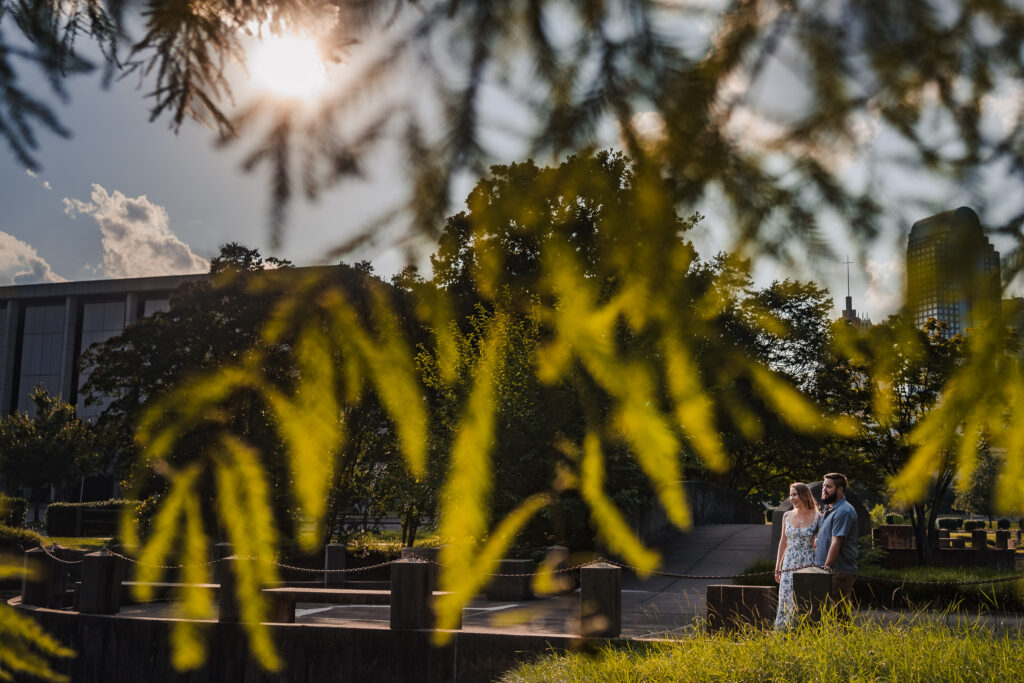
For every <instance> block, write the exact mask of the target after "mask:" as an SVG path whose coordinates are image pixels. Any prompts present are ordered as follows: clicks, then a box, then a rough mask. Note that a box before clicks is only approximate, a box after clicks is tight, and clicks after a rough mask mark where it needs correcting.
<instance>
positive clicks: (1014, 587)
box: [854, 567, 1024, 612]
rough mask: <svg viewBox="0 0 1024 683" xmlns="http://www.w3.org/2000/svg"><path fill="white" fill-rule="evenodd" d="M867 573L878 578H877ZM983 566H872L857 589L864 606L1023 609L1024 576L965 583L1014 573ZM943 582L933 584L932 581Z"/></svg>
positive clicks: (1016, 610) (855, 586)
mask: <svg viewBox="0 0 1024 683" xmlns="http://www.w3.org/2000/svg"><path fill="white" fill-rule="evenodd" d="M864 575H867V576H870V577H875V580H871V579H868V578H866V577H865V576H864ZM1013 575H1015V574H1014V572H1006V571H1001V570H998V569H989V568H980V567H909V568H905V569H882V568H880V567H871V568H870V569H868V570H866V571H864V572H863V574H862V575H861V576H858V577H857V581H856V583H855V584H854V591H855V592H856V594H857V598H858V599H859V600H860V602H861V605H862V606H870V607H894V608H898V609H908V608H909V609H919V608H929V609H952V610H962V609H966V610H976V609H979V608H986V609H998V610H1005V611H1013V612H1022V611H1024V579H1017V580H1015V581H1002V582H1000V583H981V584H971V583H964V582H971V581H977V580H980V579H997V578H1003V577H1006V576H1013ZM936 581H937V582H940V583H930V582H936Z"/></svg>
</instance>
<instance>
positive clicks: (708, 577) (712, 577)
mask: <svg viewBox="0 0 1024 683" xmlns="http://www.w3.org/2000/svg"><path fill="white" fill-rule="evenodd" d="M52 547H56V546H51V548H52ZM39 548H40V549H42V551H43V552H44V553H46V555H47V556H48V557H49V558H50V559H52V560H54V561H56V562H59V563H60V564H65V565H75V564H81V563H82V561H81V560H65V559H63V558H60V557H57V556H56V555H54V554H53V553H52V552H51V549H50V548H47V547H46V546H44V545H40V546H39ZM106 552H107V553H109V554H110V555H112V556H114V557H117V558H120V559H122V560H125V561H127V562H131V563H133V564H137V565H139V566H143V567H150V568H157V569H185V568H189V567H208V566H210V565H213V564H217V563H218V562H221V561H222V560H223V559H225V558H220V559H216V560H210V561H209V562H202V563H198V564H188V565H185V564H179V565H155V564H146V563H144V562H140V561H139V560H137V559H135V558H133V557H129V556H127V555H122V554H121V553H118V552H114V551H112V550H107V551H106ZM250 559H257V558H250ZM409 559H412V560H414V561H417V562H423V563H425V564H432V565H434V566H435V567H439V568H442V569H451V568H452V567H450V566H448V565H443V564H440V563H438V562H435V561H433V560H424V559H420V558H409ZM261 561H262V562H269V563H270V564H273V565H274V566H276V567H279V568H281V569H287V570H289V571H295V572H302V573H308V574H357V573H360V572H368V571H372V570H374V569H381V568H382V567H388V566H390V565H392V564H394V563H395V560H388V561H386V562H380V563H378V564H373V565H367V566H365V567H349V568H344V569H313V568H310V567H298V566H295V565H290V564H285V563H283V562H277V561H269V560H261ZM594 562H607V563H608V564H610V565H613V566H615V567H619V568H620V569H629V570H631V571H633V572H636V573H638V574H651V575H653V576H664V577H667V578H672V579H687V580H696V581H721V580H725V579H747V578H753V577H761V576H773V575H775V574H788V573H791V572H796V571H800V570H801V569H811V568H817V569H824V570H825V571H828V572H829V573H834V572H831V571H829V570H827V569H825V568H824V567H821V566H819V565H816V564H814V563H808V564H802V565H800V566H797V567H789V568H786V569H770V570H768V571H763V572H752V573H744V574H681V573H677V572H669V571H661V570H657V569H650V570H644V569H640V568H638V567H634V566H632V565H629V564H626V563H624V562H617V561H615V560H610V559H607V558H604V557H600V556H598V557H596V558H594V559H592V560H588V561H586V562H581V563H579V564H575V565H572V566H570V567H562V568H559V569H554V570H551V571H550V573H551V574H568V573H570V572H575V571H578V570H579V569H582V568H583V567H586V566H587V565H589V564H592V563H594ZM478 573H481V574H486V575H487V576H491V577H495V578H526V577H533V576H538V575H540V574H542V573H546V572H539V571H535V572H518V573H501V572H491V573H487V572H478ZM854 576H856V577H858V578H861V579H864V580H866V581H881V582H884V583H891V584H901V585H912V586H978V585H987V584H995V583H1006V582H1009V581H1017V580H1019V579H1024V574H1012V575H1008V576H1000V577H992V578H984V579H964V580H959V581H920V580H909V579H897V578H890V577H885V576H871V575H869V574H854Z"/></svg>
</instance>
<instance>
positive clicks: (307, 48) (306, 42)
mask: <svg viewBox="0 0 1024 683" xmlns="http://www.w3.org/2000/svg"><path fill="white" fill-rule="evenodd" d="M249 72H250V74H251V76H252V80H253V83H254V84H255V85H256V86H257V87H258V88H260V89H262V90H265V91H267V92H270V93H272V94H274V95H278V96H280V97H286V98H296V99H311V98H313V97H315V96H316V95H317V94H319V93H320V92H321V90H322V89H323V87H324V85H326V83H327V68H326V66H325V65H324V61H323V58H322V57H321V55H320V50H319V48H318V47H317V43H316V40H315V39H313V38H310V37H305V36H300V35H295V34H285V35H276V34H271V33H264V34H263V37H262V38H261V39H260V41H259V43H258V44H257V45H256V46H255V48H254V50H253V52H252V55H251V57H250V59H249Z"/></svg>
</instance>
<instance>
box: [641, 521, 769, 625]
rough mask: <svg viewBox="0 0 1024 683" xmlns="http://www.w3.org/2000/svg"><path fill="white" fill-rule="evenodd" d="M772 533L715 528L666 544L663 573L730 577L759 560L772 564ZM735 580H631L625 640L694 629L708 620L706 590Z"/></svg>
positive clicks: (695, 530)
mask: <svg viewBox="0 0 1024 683" xmlns="http://www.w3.org/2000/svg"><path fill="white" fill-rule="evenodd" d="M771 533H772V528H771V526H769V525H767V524H757V525H752V524H714V525H708V526H698V527H694V528H693V529H692V530H690V531H689V532H688V533H685V534H683V533H680V534H678V535H676V536H674V537H672V538H671V539H669V540H668V541H667V542H666V543H664V544H662V547H661V553H662V568H661V571H663V572H665V573H669V574H690V575H697V576H730V575H734V574H739V573H740V572H741V571H743V570H744V569H746V568H747V567H749V566H750V565H751V564H753V563H754V562H756V561H758V560H764V559H768V560H770V559H772V558H773V557H774V553H773V552H772V550H771V548H770V545H771ZM717 583H729V584H731V583H732V579H681V578H675V577H669V576H658V575H654V576H651V577H649V578H646V579H643V578H640V577H638V576H636V575H635V574H630V575H629V576H628V577H627V578H626V580H624V581H623V594H622V612H623V614H622V627H623V635H627V636H630V637H640V638H643V637H665V636H669V635H672V634H673V633H679V632H682V631H684V630H686V629H687V628H692V627H693V624H694V622H695V620H696V619H697V618H698V617H704V616H705V614H706V609H705V596H706V594H707V587H708V586H709V585H711V584H717Z"/></svg>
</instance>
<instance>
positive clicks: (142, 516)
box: [135, 495, 160, 538]
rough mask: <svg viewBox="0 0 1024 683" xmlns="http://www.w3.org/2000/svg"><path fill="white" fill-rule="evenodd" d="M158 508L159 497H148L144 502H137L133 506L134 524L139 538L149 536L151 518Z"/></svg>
mask: <svg viewBox="0 0 1024 683" xmlns="http://www.w3.org/2000/svg"><path fill="white" fill-rule="evenodd" d="M159 508H160V496H159V495H156V496H150V497H149V498H146V499H145V500H142V501H139V503H138V504H137V505H136V506H135V524H136V525H137V527H138V532H139V537H140V538H145V537H147V536H149V530H150V529H151V528H152V527H153V518H154V517H156V511H157V510H158V509H159Z"/></svg>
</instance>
